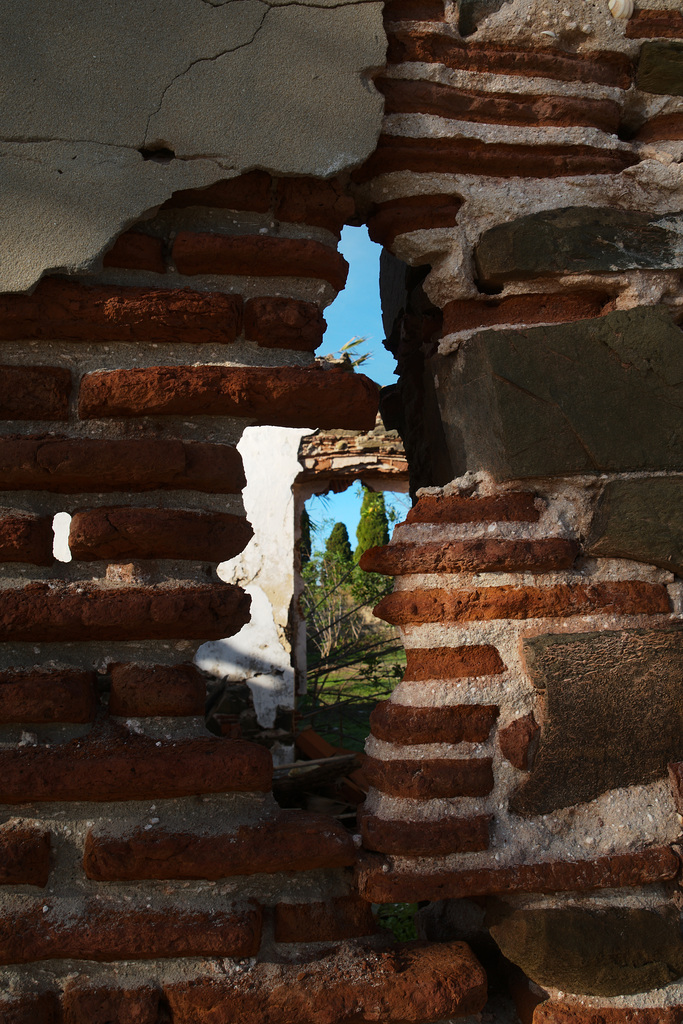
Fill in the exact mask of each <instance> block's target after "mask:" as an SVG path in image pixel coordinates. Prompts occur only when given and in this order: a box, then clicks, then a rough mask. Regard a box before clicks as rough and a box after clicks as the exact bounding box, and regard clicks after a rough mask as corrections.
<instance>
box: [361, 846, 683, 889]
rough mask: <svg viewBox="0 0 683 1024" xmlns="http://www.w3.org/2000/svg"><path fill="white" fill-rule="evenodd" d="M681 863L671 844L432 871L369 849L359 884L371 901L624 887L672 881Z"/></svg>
mask: <svg viewBox="0 0 683 1024" xmlns="http://www.w3.org/2000/svg"><path fill="white" fill-rule="evenodd" d="M387 869H388V870H387ZM678 869H679V863H678V858H677V857H676V854H675V853H674V852H673V850H672V849H671V848H670V847H669V846H655V847H652V848H650V849H649V850H644V851H642V853H626V854H618V855H615V856H611V857H599V858H598V859H597V860H583V861H544V862H540V863H536V864H517V865H514V866H512V867H495V868H474V869H472V870H468V871H436V872H429V873H426V872H425V871H424V869H422V868H421V866H418V865H417V864H416V867H415V870H412V871H411V870H409V869H408V870H406V869H405V868H404V867H402V868H401V870H400V871H397V870H394V869H391V868H390V866H389V864H388V862H387V860H386V858H384V857H380V856H379V855H377V854H364V855H363V857H362V858H360V859H359V862H358V869H357V885H358V891H359V893H360V895H361V896H362V897H363V899H366V900H368V901H369V902H372V903H399V902H405V901H408V902H411V903H413V902H415V900H430V901H433V900H460V899H467V898H470V897H472V896H487V895H504V894H506V893H515V892H574V891H577V892H582V891H590V890H592V889H622V888H627V887H632V886H641V885H651V884H653V883H655V882H662V881H667V880H669V879H672V878H675V877H676V875H677V874H678Z"/></svg>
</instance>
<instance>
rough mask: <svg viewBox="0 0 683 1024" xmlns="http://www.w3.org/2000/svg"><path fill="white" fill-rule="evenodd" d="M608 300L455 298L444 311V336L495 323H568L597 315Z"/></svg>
mask: <svg viewBox="0 0 683 1024" xmlns="http://www.w3.org/2000/svg"><path fill="white" fill-rule="evenodd" d="M609 301H610V296H609V295H607V293H606V292H596V291H578V292H567V293H566V294H559V295H558V294H556V293H554V292H549V293H540V294H534V295H511V296H509V297H508V298H505V299H498V298H495V297H489V298H485V299H456V300H455V301H454V302H449V303H447V304H446V306H445V307H444V311H443V333H444V334H453V333H455V332H457V331H471V330H477V329H478V328H484V327H492V326H495V325H497V324H545V323H569V322H571V321H573V320H589V319H591V317H596V316H600V315H601V313H602V311H603V309H604V308H605V306H607V304H608V303H609Z"/></svg>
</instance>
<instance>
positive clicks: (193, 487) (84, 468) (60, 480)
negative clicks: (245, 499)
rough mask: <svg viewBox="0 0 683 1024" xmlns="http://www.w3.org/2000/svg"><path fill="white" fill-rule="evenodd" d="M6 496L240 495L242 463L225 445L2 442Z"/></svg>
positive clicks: (0, 467) (50, 439)
mask: <svg viewBox="0 0 683 1024" xmlns="http://www.w3.org/2000/svg"><path fill="white" fill-rule="evenodd" d="M0 474H2V486H3V488H4V489H5V490H6V491H24V490H27V491H51V492H53V493H57V494H80V493H82V492H84V491H85V492H86V493H87V492H88V491H90V492H93V491H99V492H111V491H153V490H157V489H159V490H179V491H203V492H205V493H209V494H239V492H240V491H241V489H242V488H243V487H244V484H245V479H244V469H243V467H242V459H241V456H240V454H239V452H238V451H237V449H236V448H233V447H232V445H227V444H205V443H203V442H201V441H163V440H156V439H152V438H149V439H145V438H141V439H140V440H139V441H107V440H95V439H90V438H88V439H75V438H68V437H58V436H50V435H43V436H41V437H8V438H0Z"/></svg>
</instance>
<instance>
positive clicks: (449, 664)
mask: <svg viewBox="0 0 683 1024" xmlns="http://www.w3.org/2000/svg"><path fill="white" fill-rule="evenodd" d="M504 671H505V665H504V664H503V660H502V658H501V656H500V654H499V653H498V651H497V649H496V648H495V647H491V646H490V645H488V644H481V645H480V644H472V645H467V646H464V647H409V648H408V649H407V650H406V671H405V675H404V677H403V679H404V682H423V681H424V680H425V679H465V678H467V677H470V676H495V675H500V674H501V672H504Z"/></svg>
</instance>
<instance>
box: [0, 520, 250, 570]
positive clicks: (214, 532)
mask: <svg viewBox="0 0 683 1024" xmlns="http://www.w3.org/2000/svg"><path fill="white" fill-rule="evenodd" d="M0 525H1V521H0ZM252 535H253V530H252V528H251V526H250V525H249V523H248V522H247V520H246V519H245V518H244V516H236V515H230V514H229V513H225V512H195V511H190V510H189V509H169V508H116V507H105V508H102V507H100V508H93V509H87V510H84V511H80V512H76V513H75V515H74V516H73V517H72V519H71V527H70V529H69V548H70V550H71V554H72V557H73V558H75V559H78V560H83V561H93V560H95V559H108V560H111V561H127V560H129V559H137V558H191V559H197V560H198V561H207V562H222V561H224V560H225V559H227V558H233V557H234V556H235V555H238V554H239V553H240V551H242V549H243V548H244V547H245V545H246V544H247V543H248V542H249V540H250V538H251V537H252Z"/></svg>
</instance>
